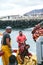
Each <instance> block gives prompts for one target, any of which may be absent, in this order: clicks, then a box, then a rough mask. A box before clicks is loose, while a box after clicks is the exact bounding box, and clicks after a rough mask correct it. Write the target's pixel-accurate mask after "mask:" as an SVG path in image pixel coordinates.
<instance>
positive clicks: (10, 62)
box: [9, 55, 18, 65]
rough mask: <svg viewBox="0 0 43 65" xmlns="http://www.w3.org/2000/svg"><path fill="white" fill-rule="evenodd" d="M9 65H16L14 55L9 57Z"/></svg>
mask: <svg viewBox="0 0 43 65" xmlns="http://www.w3.org/2000/svg"><path fill="white" fill-rule="evenodd" d="M9 65H18V61H17V59H16V56H15V55H11V56H10V57H9Z"/></svg>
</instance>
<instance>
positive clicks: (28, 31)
mask: <svg viewBox="0 0 43 65" xmlns="http://www.w3.org/2000/svg"><path fill="white" fill-rule="evenodd" d="M22 31H23V33H24V34H25V35H26V37H27V41H26V43H27V44H30V49H29V50H30V51H31V52H32V53H34V54H36V43H35V42H34V41H33V39H32V34H31V31H32V28H31V29H25V30H22ZM0 32H2V33H3V32H4V30H0ZM18 32H19V30H12V33H11V34H10V35H11V39H12V41H11V42H12V44H11V45H12V48H13V49H14V48H18V44H17V42H16V37H17V35H18ZM0 64H1V65H2V60H1V58H0Z"/></svg>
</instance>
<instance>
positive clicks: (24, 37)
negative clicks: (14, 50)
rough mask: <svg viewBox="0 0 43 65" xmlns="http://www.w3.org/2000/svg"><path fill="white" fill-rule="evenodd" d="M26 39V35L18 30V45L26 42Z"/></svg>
mask: <svg viewBox="0 0 43 65" xmlns="http://www.w3.org/2000/svg"><path fill="white" fill-rule="evenodd" d="M26 40H27V38H26V36H25V35H24V34H23V33H22V31H19V35H18V36H17V42H18V47H20V46H21V45H22V44H24V43H26Z"/></svg>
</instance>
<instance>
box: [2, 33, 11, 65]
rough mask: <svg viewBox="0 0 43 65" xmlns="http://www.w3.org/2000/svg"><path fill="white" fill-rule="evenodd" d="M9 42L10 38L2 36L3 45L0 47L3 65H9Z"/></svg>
mask: <svg viewBox="0 0 43 65" xmlns="http://www.w3.org/2000/svg"><path fill="white" fill-rule="evenodd" d="M10 41H11V38H10V36H9V35H8V34H5V35H4V36H3V44H2V47H1V50H2V51H3V52H4V54H3V55H2V61H3V65H8V64H9V57H10V56H11V54H12V50H11V44H10Z"/></svg>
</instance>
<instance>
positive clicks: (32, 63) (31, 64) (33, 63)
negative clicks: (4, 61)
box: [0, 33, 37, 65]
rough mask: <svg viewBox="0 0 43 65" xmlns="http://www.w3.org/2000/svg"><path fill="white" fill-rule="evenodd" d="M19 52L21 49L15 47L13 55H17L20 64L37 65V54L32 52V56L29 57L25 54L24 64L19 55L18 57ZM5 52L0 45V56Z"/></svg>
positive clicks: (0, 34)
mask: <svg viewBox="0 0 43 65" xmlns="http://www.w3.org/2000/svg"><path fill="white" fill-rule="evenodd" d="M2 36H3V35H2V33H0V45H1V39H2ZM18 52H19V50H18V49H13V53H12V54H13V55H15V56H16V57H17V60H18V65H37V57H36V55H34V54H32V53H31V54H32V56H30V57H28V56H25V58H24V63H23V64H22V63H21V61H20V59H19V57H18ZM3 54H4V52H3V51H1V46H0V57H1V56H2V55H3Z"/></svg>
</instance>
